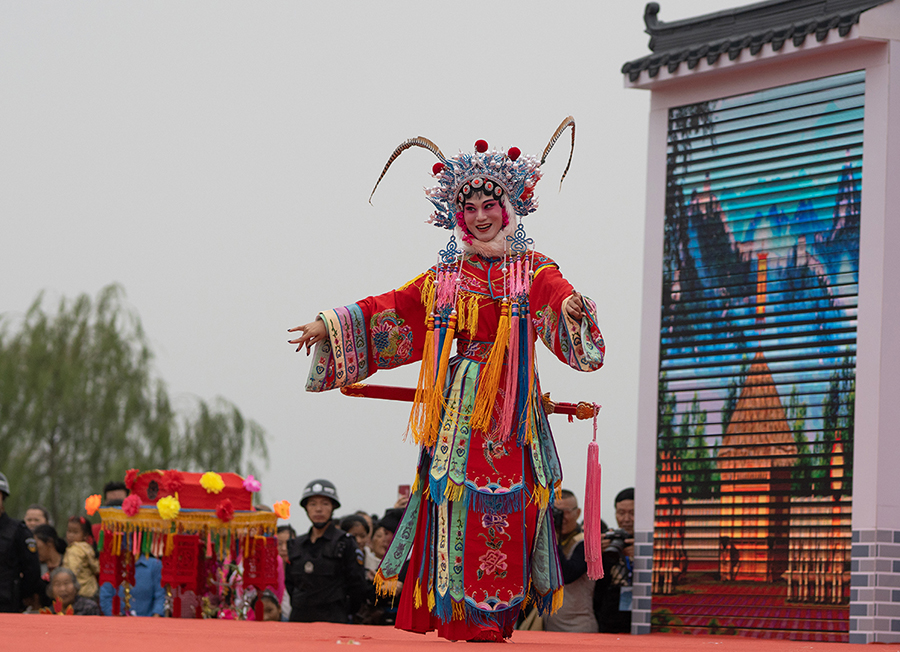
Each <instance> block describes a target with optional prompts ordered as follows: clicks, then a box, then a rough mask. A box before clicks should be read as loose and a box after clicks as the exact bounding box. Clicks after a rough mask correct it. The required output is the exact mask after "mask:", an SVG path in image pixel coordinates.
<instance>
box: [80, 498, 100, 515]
mask: <svg viewBox="0 0 900 652" xmlns="http://www.w3.org/2000/svg"><path fill="white" fill-rule="evenodd" d="M102 502H103V499H102V498H100V494H94V495H93V496H88V497H87V498H85V499H84V511H86V512H87V513H88V516H93V515H94V514H96V513H97V510H98V509H100V503H102Z"/></svg>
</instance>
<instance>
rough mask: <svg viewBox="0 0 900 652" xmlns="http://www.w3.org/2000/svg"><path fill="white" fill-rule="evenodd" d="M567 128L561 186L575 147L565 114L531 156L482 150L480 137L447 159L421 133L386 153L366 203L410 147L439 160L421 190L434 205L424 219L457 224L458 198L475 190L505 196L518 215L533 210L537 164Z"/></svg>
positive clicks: (441, 224)
mask: <svg viewBox="0 0 900 652" xmlns="http://www.w3.org/2000/svg"><path fill="white" fill-rule="evenodd" d="M569 127H572V146H571V148H570V150H569V161H568V162H567V163H566V169H565V170H564V171H563V174H562V178H561V179H560V180H559V183H560V186H561V185H562V182H563V179H565V178H566V174H568V172H569V165H570V164H571V163H572V153H573V152H574V150H575V119H574V118H573V117H572V116H569V117H567V118H566V119H565V120H563V121H562V122H561V123H560V125H559V127H557V129H556V132H555V133H554V134H553V137H552V138H551V139H550V142H549V143H548V144H547V147H545V148H544V153H543V154H542V155H541V158H540V159H538V158H537V157H535V156H529V155H525V156H523V155H522V152H521V150H519V148H518V147H511V148H510V149H509V150H508V151H506V152H501V151H497V150H492V151H488V144H487V143H486V142H485V141H483V140H479V141H477V142H476V143H475V151H474V152H473V153H471V154H470V153H468V152H460V153H459V154H458V155H456V156H454V157H453V158H447V157H445V156H444V154H443V153H442V152H441V150H440V148H439V147H438V146H437V145H435V144H434V143H433V142H431V141H430V140H428V139H427V138H425V137H423V136H418V137H416V138H410V139H409V140H406V141H404V142H402V143H401V144H400V145H399V146H397V148H396V149H395V150H394V152H393V154H391V156H390V158H389V159H388V161H387V163H386V164H385V166H384V170H382V171H381V176H379V177H378V181H376V182H375V187H374V188H372V194H371V195H369V201H371V200H372V196H374V195H375V190H376V189H377V188H378V184H379V183H381V180H382V179H383V178H384V175H385V174H386V173H387V171H388V168H390V167H391V164H392V163H393V162H394V161H395V160H396V159H397V157H398V156H400V154H402V153H403V152H404V151H406V150H407V149H409V148H410V147H422V148H424V149H427V150H429V151H430V152H432V153H433V154H434V155H435V156H437V157H438V161H439V162H438V163H435V164H434V167H433V168H432V170H431V171H432V176H433V177H434V178H435V179H437V182H438V184H437V185H436V186H434V187H432V188H428V189H426V190H425V194H426V195H427V196H428V199H429V200H431V203H432V204H434V207H435V211H434V213H433V214H432V215H431V219H430V220H429V222H430V223H432V224H434V225H435V226H439V227H442V228H445V229H451V230H452V229H453V228H454V227H455V226H456V224H457V222H456V213H457V212H458V211H459V210H460V206H459V202H460V198H461V197H468V196H471V194H472V193H473V192H477V191H480V192H483V193H485V194H488V195H493V196H494V197H495V198H497V199H500V198H501V197H503V196H504V195H505V196H506V197H507V198H508V199H509V202H510V204H511V205H512V207H513V209H514V210H515V212H516V214H517V215H518V216H519V217H524V216H525V215H528V214H529V213H533V212H534V211H535V210H537V198H536V197H535V196H534V187H535V185H536V184H537V182H538V180H540V178H541V166H542V165H543V164H544V161H546V160H547V155H548V154H549V153H550V150H551V149H552V148H553V145H555V144H556V141H557V140H559V137H560V136H561V135H562V134H563V132H564V131H565V130H566V129H567V128H569Z"/></svg>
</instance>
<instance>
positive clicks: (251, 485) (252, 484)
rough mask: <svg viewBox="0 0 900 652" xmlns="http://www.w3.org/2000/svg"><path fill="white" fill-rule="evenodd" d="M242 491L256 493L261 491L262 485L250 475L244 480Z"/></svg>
mask: <svg viewBox="0 0 900 652" xmlns="http://www.w3.org/2000/svg"><path fill="white" fill-rule="evenodd" d="M244 489H246V490H247V491H252V492H254V493H255V492H257V491H259V490H260V489H262V484H260V482H259V480H257V479H256V478H254V477H253V476H252V475H248V476H247V477H246V478H245V479H244Z"/></svg>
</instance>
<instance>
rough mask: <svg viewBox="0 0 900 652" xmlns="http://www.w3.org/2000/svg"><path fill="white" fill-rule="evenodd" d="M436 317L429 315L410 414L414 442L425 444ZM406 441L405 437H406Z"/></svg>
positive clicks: (431, 387) (432, 379) (431, 388)
mask: <svg viewBox="0 0 900 652" xmlns="http://www.w3.org/2000/svg"><path fill="white" fill-rule="evenodd" d="M433 382H434V315H429V317H428V323H427V330H426V331H425V346H424V348H423V349H422V365H421V366H420V367H419V382H418V383H417V384H416V395H415V398H413V404H412V409H411V410H410V412H409V427H408V429H409V430H411V431H412V434H413V441H414V442H415V443H416V444H419V445H421V444H423V443H425V440H426V439H427V432H426V431H427V427H428V405H429V403H430V401H431V393H432V392H433V391H434V385H433ZM404 439H405V437H404Z"/></svg>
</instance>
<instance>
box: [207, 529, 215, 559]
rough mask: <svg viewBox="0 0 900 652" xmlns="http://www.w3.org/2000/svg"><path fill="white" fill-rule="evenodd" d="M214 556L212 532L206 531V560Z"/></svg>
mask: <svg viewBox="0 0 900 652" xmlns="http://www.w3.org/2000/svg"><path fill="white" fill-rule="evenodd" d="M212 556H213V549H212V532H210V531H209V530H207V531H206V558H207V559H211V558H212Z"/></svg>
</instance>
